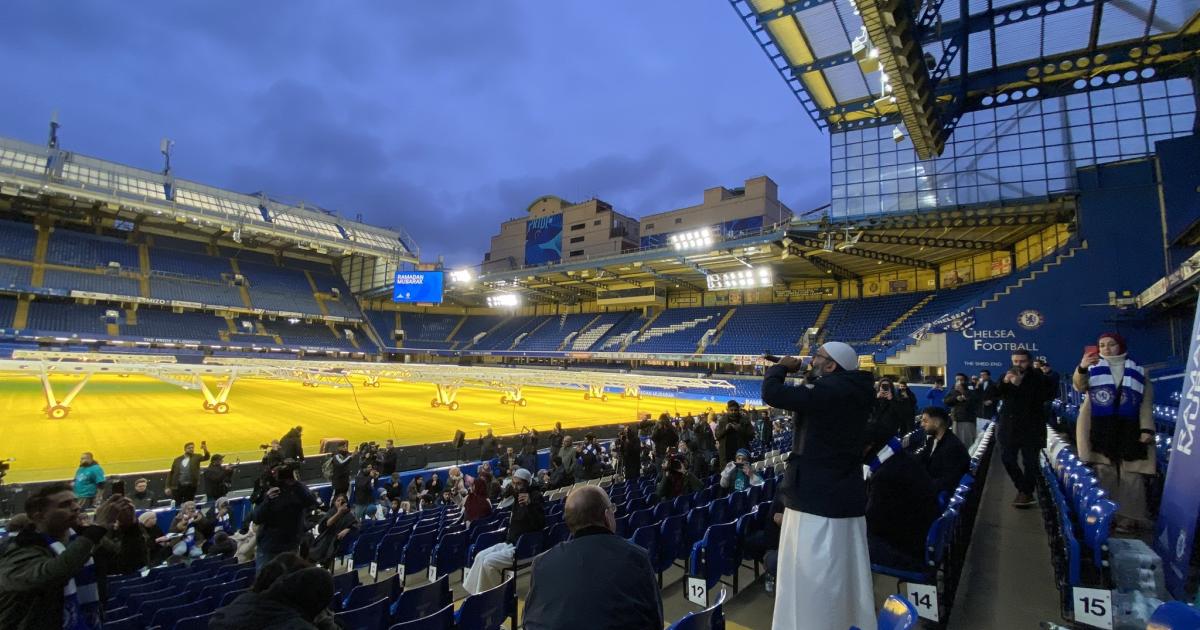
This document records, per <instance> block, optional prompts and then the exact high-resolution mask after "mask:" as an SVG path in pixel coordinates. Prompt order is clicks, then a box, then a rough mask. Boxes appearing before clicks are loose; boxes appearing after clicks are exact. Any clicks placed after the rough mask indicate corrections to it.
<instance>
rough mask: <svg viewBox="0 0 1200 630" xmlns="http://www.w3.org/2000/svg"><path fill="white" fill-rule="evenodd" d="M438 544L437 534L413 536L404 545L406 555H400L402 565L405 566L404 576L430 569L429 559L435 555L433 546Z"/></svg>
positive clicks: (428, 533)
mask: <svg viewBox="0 0 1200 630" xmlns="http://www.w3.org/2000/svg"><path fill="white" fill-rule="evenodd" d="M435 543H437V534H436V533H434V532H427V533H422V534H415V533H414V534H413V535H412V537H410V538H409V539H408V542H407V543H405V545H404V553H402V554H401V555H400V564H402V565H404V574H405V575H411V574H413V573H418V572H421V571H424V570H425V569H428V568H429V558H430V557H431V556H432V555H433V545H434V544H435Z"/></svg>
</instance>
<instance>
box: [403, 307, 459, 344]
mask: <svg viewBox="0 0 1200 630" xmlns="http://www.w3.org/2000/svg"><path fill="white" fill-rule="evenodd" d="M461 319H462V316H461V315H438V314H432V313H400V328H402V329H403V330H404V345H405V347H409V348H433V349H445V348H449V347H450V343H449V342H447V341H446V338H447V337H449V336H450V333H451V332H453V331H454V327H455V326H457V325H458V322H459V320H461ZM431 342H432V343H433V344H435V346H437V347H436V348H435V347H434V346H431V345H429V343H431ZM442 346H444V347H442Z"/></svg>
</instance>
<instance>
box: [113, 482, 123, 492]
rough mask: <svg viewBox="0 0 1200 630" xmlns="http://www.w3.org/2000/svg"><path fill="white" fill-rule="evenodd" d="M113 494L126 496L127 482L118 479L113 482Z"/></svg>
mask: <svg viewBox="0 0 1200 630" xmlns="http://www.w3.org/2000/svg"><path fill="white" fill-rule="evenodd" d="M112 493H113V494H125V480H124V479H118V480H116V481H114V482H113V485H112Z"/></svg>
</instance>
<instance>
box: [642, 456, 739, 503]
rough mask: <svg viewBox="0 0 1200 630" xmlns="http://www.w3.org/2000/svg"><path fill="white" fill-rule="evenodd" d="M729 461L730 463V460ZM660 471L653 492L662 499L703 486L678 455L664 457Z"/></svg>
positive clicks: (688, 492) (681, 494)
mask: <svg viewBox="0 0 1200 630" xmlns="http://www.w3.org/2000/svg"><path fill="white" fill-rule="evenodd" d="M730 463H731V465H732V462H730ZM662 471H663V474H662V476H661V477H660V478H659V480H658V487H657V488H655V494H656V495H658V498H659V499H662V500H664V501H669V500H671V499H674V498H675V497H680V496H683V495H685V494H691V493H693V492H696V491H698V490H700V489H702V488H703V487H704V483H703V482H702V481H700V479H699V478H698V477H696V475H694V474H692V473H691V471H689V470H688V468H687V463H686V462H684V460H683V458H682V457H679V456H678V455H673V456H671V457H667V458H666V459H664V460H663V463H662Z"/></svg>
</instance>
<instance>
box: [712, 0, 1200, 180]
mask: <svg viewBox="0 0 1200 630" xmlns="http://www.w3.org/2000/svg"><path fill="white" fill-rule="evenodd" d="M730 3H731V4H732V5H733V7H734V9H735V10H736V11H737V12H738V15H739V16H740V17H741V19H742V21H743V22H744V23H745V24H746V26H747V27H748V28H749V29H750V32H751V33H752V34H753V36H754V38H755V40H756V41H757V42H758V44H759V45H760V46H761V47H762V48H763V50H764V51H765V52H766V53H767V56H768V57H769V58H770V59H771V62H772V63H773V64H774V65H775V68H776V69H777V70H778V71H779V74H780V75H781V76H782V77H783V79H784V80H785V81H786V82H787V84H788V87H789V88H791V90H792V92H793V93H794V94H795V95H796V97H797V98H798V99H799V100H800V102H801V103H802V104H803V105H804V108H805V110H806V111H807V112H808V114H809V116H810V117H811V118H812V119H813V121H814V122H816V124H817V126H818V127H820V128H822V129H826V128H828V129H831V130H833V131H842V130H849V129H854V128H857V127H862V126H877V125H882V124H897V123H900V122H903V123H904V126H905V128H906V130H907V133H908V135H909V136H910V137H912V139H913V144H914V148H916V150H917V153H918V155H919V156H920V157H921V158H922V159H929V158H931V157H933V156H935V155H938V154H940V153H941V148H942V146H943V145H944V143H945V140H946V138H947V137H948V136H949V135H950V133H951V132H952V131H953V127H954V124H955V122H956V121H957V120H958V118H959V117H960V116H961V115H962V114H963V113H965V112H968V111H972V110H975V109H980V108H985V107H991V106H994V105H1002V104H1004V103H1007V102H1015V101H1018V100H1022V99H1037V98H1046V97H1049V96H1058V95H1062V94H1066V93H1070V92H1079V91H1086V90H1090V89H1098V88H1101V87H1112V86H1114V85H1123V84H1130V83H1139V82H1144V81H1149V80H1157V79H1160V78H1164V77H1169V76H1188V75H1190V74H1193V73H1194V72H1195V68H1194V64H1195V60H1196V59H1197V51H1198V50H1200V45H1198V42H1200V19H1198V15H1200V0H926V1H925V2H921V1H919V0H917V1H915V2H906V1H902V0H794V1H791V0H787V1H785V0H730ZM856 40H858V41H857V42H856ZM885 77H886V79H887V83H888V87H886V88H885V86H884V79H885Z"/></svg>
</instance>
